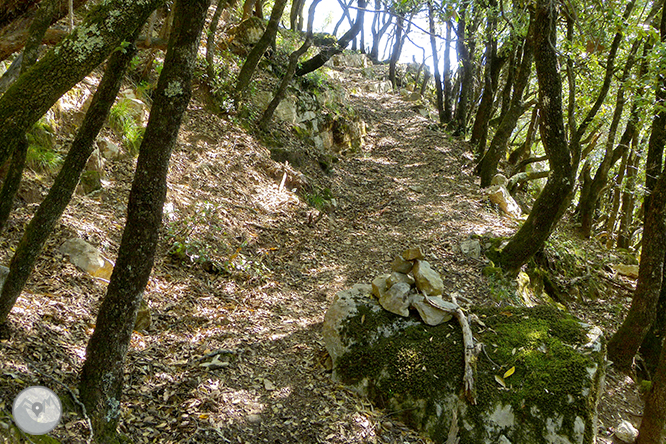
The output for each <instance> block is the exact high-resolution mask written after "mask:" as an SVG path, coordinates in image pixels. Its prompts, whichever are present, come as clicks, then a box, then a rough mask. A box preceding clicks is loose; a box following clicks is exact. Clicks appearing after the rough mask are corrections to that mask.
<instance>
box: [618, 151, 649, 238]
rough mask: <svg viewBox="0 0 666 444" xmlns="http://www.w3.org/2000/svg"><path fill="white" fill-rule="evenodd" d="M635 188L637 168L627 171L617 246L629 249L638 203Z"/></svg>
mask: <svg viewBox="0 0 666 444" xmlns="http://www.w3.org/2000/svg"><path fill="white" fill-rule="evenodd" d="M636 160H637V159H636ZM635 189H636V170H635V169H633V168H632V169H630V170H629V171H627V185H626V188H625V189H624V191H623V193H622V208H621V209H620V228H619V229H618V232H617V248H624V249H627V248H629V246H631V234H632V233H631V224H632V222H633V220H634V206H635V203H636V198H635V196H634V194H635V193H634V191H635ZM643 236H645V232H644V233H643ZM648 239H649V238H648Z"/></svg>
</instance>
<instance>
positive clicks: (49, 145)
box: [26, 120, 62, 171]
mask: <svg viewBox="0 0 666 444" xmlns="http://www.w3.org/2000/svg"><path fill="white" fill-rule="evenodd" d="M26 138H27V139H28V152H27V154H26V164H27V165H28V166H29V167H30V168H33V169H38V170H42V171H53V170H55V169H56V168H58V167H59V166H60V164H61V163H62V156H61V155H60V154H59V153H58V152H56V151H55V135H54V134H53V128H51V126H50V125H49V124H48V123H46V122H45V121H43V120H40V121H39V122H37V123H36V124H35V125H34V126H33V127H32V129H31V130H30V132H28V133H27V134H26Z"/></svg>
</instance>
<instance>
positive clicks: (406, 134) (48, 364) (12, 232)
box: [0, 68, 516, 444]
mask: <svg viewBox="0 0 666 444" xmlns="http://www.w3.org/2000/svg"><path fill="white" fill-rule="evenodd" d="M362 74H363V73H362V72H361V71H360V70H359V71H356V70H353V69H349V68H348V69H345V71H344V75H345V76H347V77H346V80H345V83H346V84H353V85H354V93H353V94H351V100H352V104H353V106H354V108H355V109H356V110H357V111H358V112H359V113H360V114H361V116H362V117H363V119H364V120H365V122H366V123H367V125H368V134H367V136H366V143H365V146H364V147H363V149H362V152H361V153H359V154H358V155H357V156H356V157H352V158H345V159H342V160H341V161H340V162H338V163H336V164H335V166H334V170H333V172H332V173H331V174H330V175H329V176H328V177H326V178H324V179H323V180H322V183H326V184H327V186H328V187H330V190H331V193H332V196H333V197H334V199H335V202H336V205H335V206H333V207H331V208H330V211H328V212H327V213H318V212H317V211H316V210H313V209H312V208H310V207H308V206H307V205H305V204H304V203H303V202H301V201H300V200H299V199H298V198H297V197H296V195H295V194H293V193H291V192H288V191H284V190H282V189H280V188H279V186H278V184H279V182H280V181H279V179H280V177H281V175H282V173H281V171H277V173H276V168H278V170H279V168H280V166H279V165H278V164H276V163H275V162H273V161H271V160H270V158H269V153H268V150H267V149H265V148H263V147H261V146H259V145H258V144H257V142H256V141H254V140H253V139H252V138H251V137H249V136H248V135H247V134H245V133H243V132H242V131H239V130H238V129H236V128H234V127H232V126H231V125H230V124H229V123H228V122H226V121H224V120H221V119H218V118H216V117H214V116H211V115H209V114H207V113H205V112H203V111H202V110H201V108H200V107H199V106H198V105H196V104H193V105H192V106H191V107H190V110H189V111H188V113H187V119H185V123H184V128H183V131H182V132H181V140H180V143H179V148H178V149H177V150H176V152H175V153H174V156H173V160H172V167H171V170H170V175H169V195H168V208H171V210H169V211H168V212H167V218H166V221H165V230H164V233H163V238H164V241H163V242H162V245H161V251H160V255H159V260H158V263H157V264H156V266H155V269H154V272H153V276H152V277H151V281H150V284H149V287H148V289H147V292H146V296H145V298H146V300H147V302H148V304H149V306H150V308H151V311H152V321H153V322H152V326H151V327H150V329H149V330H148V331H147V332H142V333H135V334H134V336H133V339H132V344H131V348H130V351H129V354H128V359H127V369H128V370H127V390H126V392H125V398H124V404H123V417H122V421H121V430H122V431H123V432H125V433H126V434H127V435H129V436H130V437H131V439H132V440H133V441H134V442H136V443H152V442H160V443H253V444H254V443H349V444H351V443H365V442H367V443H394V442H395V443H417V442H424V441H423V439H422V438H419V437H418V436H417V435H416V434H415V433H414V432H412V431H410V430H408V429H407V428H406V427H404V426H402V425H400V424H398V423H396V422H394V421H393V420H392V418H391V417H390V415H387V414H386V413H385V412H383V411H380V410H378V409H375V408H373V407H372V406H371V405H370V404H369V403H368V402H367V401H366V400H364V399H362V398H360V397H359V396H357V395H355V394H354V393H352V392H350V391H348V390H346V389H345V388H343V387H341V386H339V385H338V384H336V383H333V382H332V381H331V380H330V369H329V365H328V364H327V355H326V351H325V349H324V345H323V341H322V337H321V326H322V322H323V318H324V313H325V311H326V309H327V308H328V306H329V305H330V303H331V301H332V299H333V297H334V295H335V293H336V292H338V291H339V290H342V289H346V288H349V287H351V286H352V285H353V284H356V283H369V282H370V281H371V280H372V279H373V278H374V277H375V276H376V275H378V274H380V273H384V272H386V271H387V270H388V268H389V263H390V261H391V260H392V259H393V258H394V257H395V255H396V254H397V253H399V252H401V251H402V250H404V249H405V248H407V247H412V246H417V245H418V246H421V247H422V249H423V250H424V252H425V253H426V256H427V258H428V260H429V261H430V263H431V264H432V266H433V268H435V269H436V270H438V271H439V272H440V273H441V274H442V277H443V278H444V281H445V283H446V287H447V289H448V291H451V292H452V291H456V292H458V294H459V295H460V296H461V300H462V301H463V302H464V301H470V302H474V303H484V302H489V301H490V299H489V298H490V296H489V295H488V294H487V292H488V290H487V287H486V285H485V284H484V283H483V282H482V280H481V277H480V276H481V273H480V271H481V269H482V268H483V265H484V264H483V263H482V262H481V261H478V260H474V259H471V258H467V257H465V256H463V255H462V254H460V253H459V252H456V250H455V247H456V246H457V245H458V244H459V242H460V241H462V240H464V239H467V238H468V236H470V235H472V234H476V235H483V234H485V233H488V234H493V235H509V234H511V233H512V232H513V230H514V229H515V227H516V225H515V222H511V221H510V220H508V219H506V218H503V217H501V216H500V215H499V214H498V213H497V211H496V210H495V209H493V208H492V207H491V206H489V205H488V204H487V203H485V200H484V199H483V197H482V195H481V193H480V192H479V190H478V185H476V184H475V177H474V175H473V173H472V169H473V159H472V155H471V154H470V152H469V150H466V149H465V147H464V146H462V145H461V144H460V143H459V142H457V141H454V140H453V139H451V138H449V137H448V136H447V135H446V134H445V133H444V132H442V131H440V130H437V129H433V126H432V124H431V122H432V121H428V120H427V119H425V118H424V117H422V116H421V115H420V114H419V113H418V112H417V110H416V108H415V103H413V102H408V101H404V100H402V99H401V98H400V96H399V95H397V94H386V95H376V94H370V93H363V92H359V91H362V90H363V85H364V84H366V83H369V82H372V81H371V80H368V79H367V78H366V77H364V76H363V75H362ZM132 162H133V161H132V160H126V161H124V162H121V163H117V164H113V165H110V166H109V170H110V174H109V176H110V177H109V183H108V184H107V187H106V189H105V191H104V192H103V193H102V194H98V195H95V196H89V197H81V196H77V197H76V198H75V200H74V201H73V203H72V205H71V206H70V208H69V209H68V211H67V213H66V214H65V216H64V217H63V219H62V221H61V224H60V226H59V227H58V228H57V230H56V233H55V234H54V236H53V237H52V239H51V240H50V241H49V243H48V244H47V247H46V248H45V253H44V256H43V258H42V259H40V262H39V263H38V264H37V268H36V271H35V273H34V276H33V278H32V280H31V282H30V283H29V287H28V292H25V293H24V294H23V296H22V297H21V298H20V299H19V301H18V303H17V306H16V308H15V309H14V312H13V314H12V317H11V322H12V325H13V333H12V336H11V338H10V339H7V340H4V341H3V347H1V348H0V362H1V364H0V370H1V372H0V396H1V398H0V399H2V400H11V399H13V397H14V396H16V394H17V393H18V392H19V391H20V390H21V389H22V388H23V387H24V386H25V385H26V384H27V385H37V384H41V385H46V386H49V387H52V388H53V389H54V390H56V391H57V392H58V394H59V395H60V397H61V399H69V398H70V395H69V393H68V392H67V390H65V389H64V388H63V386H61V385H59V384H58V383H56V382H55V381H56V380H57V381H60V382H62V383H64V384H65V385H67V386H68V387H69V388H70V389H72V390H73V389H75V387H76V384H77V377H78V371H79V370H80V367H81V365H82V363H83V359H84V358H85V346H86V343H87V340H88V337H89V335H90V334H91V333H92V329H93V328H94V322H95V316H96V312H97V307H98V306H99V301H100V299H101V298H102V297H103V295H104V293H105V289H106V284H104V283H103V282H99V281H96V280H94V279H92V278H90V277H89V276H87V275H84V274H83V273H81V272H80V271H78V270H77V269H75V268H74V267H73V266H72V265H71V264H69V263H67V262H66V261H64V260H63V259H62V257H61V256H60V255H59V254H58V253H57V247H58V246H59V245H60V244H61V243H62V242H64V240H66V239H67V238H69V237H72V236H79V237H83V238H85V239H87V240H89V241H90V242H91V243H93V244H94V245H96V246H98V247H99V248H101V249H102V250H103V251H104V253H105V254H107V256H109V257H115V254H116V253H117V248H118V244H119V239H120V234H121V230H122V224H123V220H124V211H125V207H124V205H125V202H126V199H127V193H128V190H129V183H130V178H131V171H132ZM26 186H31V187H37V188H39V184H38V181H36V180H32V181H31V180H29V181H27V185H26ZM42 188H43V187H42ZM42 192H43V189H42ZM35 208H36V206H35V205H34V204H32V205H30V204H27V205H24V206H22V207H21V208H20V209H19V210H18V211H17V213H16V214H15V215H14V218H13V219H12V222H11V224H10V228H9V230H8V233H7V234H6V236H4V237H0V247H2V248H0V262H2V263H8V261H9V254H10V247H11V245H13V244H14V243H15V242H17V240H18V239H19V236H20V234H21V232H22V225H23V224H24V223H26V222H27V221H28V220H29V217H30V215H31V214H32V212H34V209H35ZM188 239H189V240H188ZM193 239H195V240H196V241H195V240H193ZM177 240H178V241H180V240H183V242H189V243H188V244H187V248H189V250H188V255H189V256H187V257H189V259H187V258H186V260H185V261H184V262H183V261H178V260H174V259H173V257H171V256H170V255H169V254H168V252H169V250H171V249H173V246H174V245H175V244H174V242H175V241H177ZM207 257H210V258H213V259H215V258H217V259H219V263H224V264H225V267H226V271H227V272H225V273H209V272H207V271H206V270H208V271H211V270H210V267H209V266H207V262H206V261H205V260H202V259H205V258H207ZM18 381H21V382H18ZM7 406H8V404H7V401H5V404H4V407H2V406H0V408H2V409H4V411H5V412H6V410H7V408H8V407H7ZM0 421H2V418H1V417H0ZM62 424H63V425H62V426H61V427H59V428H58V429H56V431H55V432H56V433H55V434H56V436H58V437H60V438H61V439H62V441H63V442H67V443H70V442H71V443H78V442H84V439H83V438H84V437H86V436H87V435H88V432H87V429H86V426H85V423H84V422H83V421H82V420H81V416H80V415H78V416H77V415H74V414H72V413H68V414H67V415H65V417H64V418H63V421H62Z"/></svg>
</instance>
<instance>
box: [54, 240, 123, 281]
mask: <svg viewBox="0 0 666 444" xmlns="http://www.w3.org/2000/svg"><path fill="white" fill-rule="evenodd" d="M59 251H60V252H61V253H62V254H64V255H66V256H68V257H69V261H70V262H71V263H72V264H74V265H76V266H77V267H79V268H80V269H81V270H83V271H85V272H86V273H88V274H89V275H91V276H93V277H96V278H101V279H104V280H107V281H108V280H109V279H110V278H111V273H112V272H113V267H114V264H113V262H111V261H110V260H109V259H107V258H105V257H104V256H102V253H100V252H99V250H98V249H97V248H95V247H93V246H92V245H90V244H89V243H88V242H86V241H84V240H83V239H79V238H72V239H68V240H66V241H65V242H64V243H63V244H62V245H61V246H60V248H59Z"/></svg>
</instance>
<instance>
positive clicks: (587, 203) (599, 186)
mask: <svg viewBox="0 0 666 444" xmlns="http://www.w3.org/2000/svg"><path fill="white" fill-rule="evenodd" d="M639 44H640V41H638V40H637V41H635V42H634V44H633V45H632V48H631V50H630V52H629V56H628V58H627V61H626V63H625V66H624V69H623V71H622V75H621V77H620V82H621V83H620V86H619V88H618V92H617V99H616V103H615V111H614V113H613V119H612V120H611V125H610V127H609V130H608V136H607V139H606V151H605V153H604V158H603V159H602V161H601V163H600V164H599V167H598V168H597V171H596V173H595V174H594V178H593V179H592V180H590V181H588V182H587V183H584V186H583V188H582V189H581V197H580V203H579V208H578V215H579V216H578V217H579V221H580V224H581V227H580V232H581V234H582V235H583V236H584V237H590V234H591V233H592V223H593V222H594V212H595V210H596V208H597V203H598V202H599V198H600V197H601V193H602V191H603V189H604V188H605V187H606V183H607V182H608V173H609V172H610V170H611V168H613V166H614V165H615V164H616V163H617V162H618V161H619V160H620V159H621V158H622V156H623V155H624V153H625V152H626V151H627V149H628V148H629V143H630V142H631V139H633V130H632V129H633V128H635V127H636V125H637V123H638V118H639V107H638V98H639V97H642V95H643V94H642V93H643V91H642V88H640V89H639V91H637V92H636V95H635V96H634V101H633V104H632V109H631V114H630V117H629V120H628V122H627V126H626V130H625V132H624V134H623V135H622V137H621V139H620V142H619V144H618V146H617V147H616V148H615V149H613V145H614V143H615V133H616V131H617V127H618V125H619V123H620V119H621V117H622V111H623V110H624V104H625V101H626V100H625V97H624V92H625V82H626V80H627V78H628V77H629V73H630V71H631V68H632V67H633V64H634V61H635V54H636V51H637V50H638V47H639ZM646 63H647V61H646V62H645V63H642V64H641V69H640V71H641V72H640V73H639V75H638V77H639V78H642V77H643V75H645V71H644V70H647V66H646Z"/></svg>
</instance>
